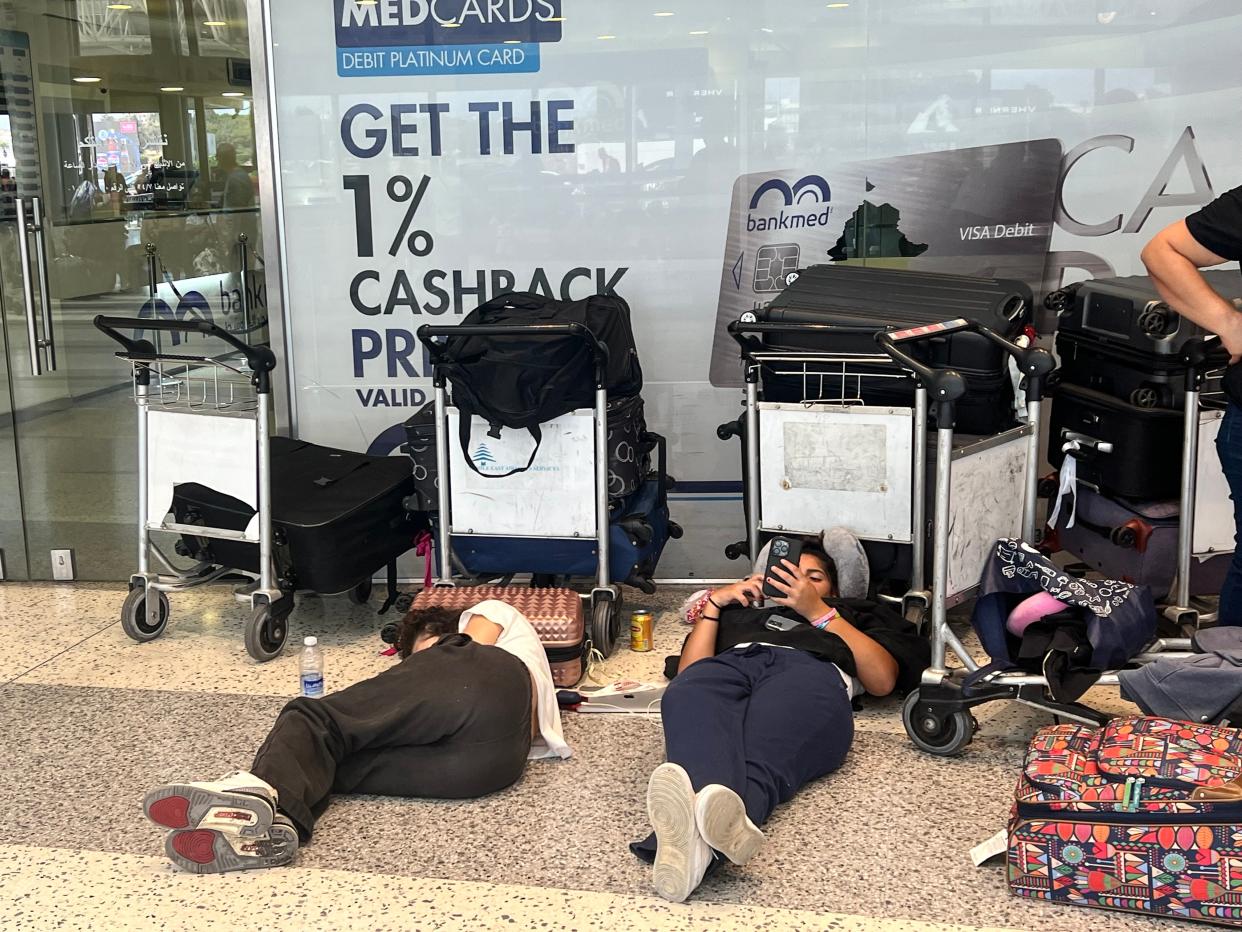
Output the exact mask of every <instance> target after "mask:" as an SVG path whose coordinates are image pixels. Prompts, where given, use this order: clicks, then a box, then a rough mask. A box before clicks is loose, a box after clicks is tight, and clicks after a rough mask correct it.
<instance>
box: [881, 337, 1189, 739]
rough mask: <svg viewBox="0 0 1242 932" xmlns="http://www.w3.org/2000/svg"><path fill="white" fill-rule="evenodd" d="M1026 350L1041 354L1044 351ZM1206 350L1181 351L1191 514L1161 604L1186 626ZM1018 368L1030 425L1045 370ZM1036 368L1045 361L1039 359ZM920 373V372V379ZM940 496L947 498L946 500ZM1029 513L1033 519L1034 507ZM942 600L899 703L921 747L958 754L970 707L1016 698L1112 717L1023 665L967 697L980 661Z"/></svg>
mask: <svg viewBox="0 0 1242 932" xmlns="http://www.w3.org/2000/svg"><path fill="white" fill-rule="evenodd" d="M896 336H898V335H896V334H892V335H889V334H886V335H882V336H881V337H880V342H881V344H882V345H886V348H888V349H890V352H895V358H899V359H900V360H901V363H902V365H903V366H907V367H911V368H912V367H913V364H914V363H915V361H914V360H912V359H909V358H908V357H904V354H903V353H901V351H900V350H899V349H898V348H897V347H896V346H893V345H892V344H894V343H896V342H899V341H897V340H895V339H894V338H895V337H896ZM1028 352H1036V353H1038V352H1042V351H1028ZM1045 355H1046V354H1045ZM1209 355H1210V350H1209V348H1208V347H1207V346H1206V345H1205V344H1204V343H1203V341H1197V342H1196V343H1193V344H1190V345H1188V347H1187V349H1186V352H1185V354H1184V358H1185V359H1186V361H1187V364H1188V365H1189V366H1190V371H1189V373H1188V375H1187V393H1186V397H1187V402H1186V445H1185V450H1184V451H1183V457H1184V459H1183V463H1184V467H1185V474H1184V476H1183V488H1182V505H1183V507H1185V508H1187V511H1186V514H1187V515H1188V516H1189V520H1188V521H1187V522H1186V523H1184V524H1183V525H1182V527H1181V529H1180V531H1181V552H1180V554H1179V557H1180V564H1181V567H1180V579H1179V584H1178V593H1177V601H1178V604H1177V605H1173V606H1169V607H1168V608H1166V610H1165V615H1166V617H1167V618H1169V619H1170V620H1171V621H1173V622H1175V623H1178V624H1179V625H1182V626H1183V627H1186V626H1189V625H1191V618H1190V617H1188V616H1193V623H1194V624H1197V621H1198V617H1197V614H1195V613H1194V609H1192V608H1189V607H1187V606H1188V603H1189V593H1188V589H1187V585H1188V579H1189V577H1188V574H1187V573H1188V568H1189V561H1190V549H1191V548H1190V540H1191V537H1192V534H1193V522H1194V493H1195V464H1196V460H1197V455H1198V433H1199V389H1200V387H1201V385H1202V380H1203V373H1204V371H1205V366H1206V365H1207V364H1208V362H1209ZM903 357H904V358H903ZM1020 367H1021V368H1022V369H1023V371H1025V372H1027V405H1028V419H1029V421H1030V423H1031V424H1033V425H1035V424H1038V417H1039V407H1040V400H1041V398H1042V392H1043V386H1044V381H1045V377H1046V374H1047V371H1048V370H1047V369H1044V370H1043V371H1042V372H1037V371H1036V370H1035V369H1033V368H1030V367H1028V366H1027V365H1026V364H1025V363H1020ZM1040 368H1042V365H1041V367H1040ZM922 377H923V376H922V375H921V374H920V378H922ZM940 433H941V437H940V438H939V442H940V443H941V444H943V443H944V442H945V441H944V437H943V434H944V433H945V432H944V431H941V432H940ZM1066 439H1067V441H1068V442H1070V443H1073V444H1075V450H1079V449H1094V450H1096V451H1097V452H1101V453H1103V452H1108V451H1106V450H1105V449H1103V446H1104V445H1100V444H1099V443H1098V442H1097V441H1094V440H1093V438H1084V437H1073V438H1066ZM951 469H952V463H951V461H945V465H944V467H943V468H938V469H937V479H936V514H937V517H936V519H935V522H934V531H935V543H934V547H933V549H934V553H933V560H934V563H935V565H936V574H937V577H940V576H942V575H943V573H942V565H943V564H944V562H945V560H946V555H947V554H948V553H950V552H951V551H952V549H953V541H952V540H951V538H950V533H949V529H948V527H947V526H946V524H945V523H944V522H943V521H942V520H941V517H940V516H941V515H942V514H945V513H947V511H948V506H949V502H948V498H949V495H948V491H947V490H948V488H949V486H950V484H951ZM1028 475H1030V474H1028ZM1031 482H1032V484H1031V485H1029V486H1028V488H1027V489H1026V496H1027V501H1028V502H1034V500H1035V498H1036V497H1037V494H1038V483H1035V482H1034V480H1033V478H1032V479H1031ZM942 499H944V501H943V502H942ZM1031 517H1032V519H1033V514H1032V515H1031ZM1032 531H1033V520H1032V521H1031V522H1030V523H1027V524H1025V525H1024V528H1023V538H1024V539H1025V540H1026V541H1028V542H1031V543H1033V537H1032ZM935 588H936V587H935V585H933V589H935ZM940 601H941V600H940V599H939V598H938V597H935V593H933V625H932V663H931V666H930V667H929V668H928V669H927V670H926V671H924V673H923V678H922V682H921V684H920V686H919V687H918V688H917V689H915V690H913V691H912V692H911V693H910V694H909V695H908V696H907V697H906V700H905V703H904V705H903V707H902V720H903V723H904V725H905V728H906V733H907V734H908V735H909V736H910V739H911V740H912V741H913V742H914V743H915V744H916V745H917V746H918V747H919V748H921V749H922V750H924V751H928V752H930V753H933V754H939V755H946V756H947V755H952V754H956V753H958V752H959V751H961V750H962V749H963V748H964V747H965V746H966V745H967V744H969V743H970V740H971V738H972V737H973V735H974V731H975V728H976V723H975V721H974V718H973V716H972V715H971V714H970V711H969V710H970V709H971V708H973V707H974V706H977V705H981V704H983V703H986V702H993V701H996V700H1012V701H1015V702H1020V703H1023V704H1025V705H1029V706H1032V707H1033V708H1037V709H1042V710H1044V711H1047V712H1050V713H1051V714H1053V715H1056V716H1060V717H1061V718H1065V719H1069V720H1072V721H1077V722H1082V723H1084V724H1087V725H1091V726H1099V725H1102V724H1104V723H1105V722H1106V721H1107V720H1108V719H1109V718H1110V716H1108V715H1106V714H1104V713H1100V712H1097V711H1095V710H1093V709H1091V708H1089V707H1087V706H1084V705H1082V704H1080V703H1076V702H1061V701H1058V700H1056V699H1054V698H1052V697H1051V695H1050V694H1049V692H1048V679H1047V677H1046V676H1042V675H1035V674H1028V673H1023V672H1000V673H996V674H993V675H991V676H989V677H987V678H986V679H985V680H983V681H981V682H979V683H976V684H974V685H973V687H972V689H971V693H970V695H969V696H967V695H966V694H965V693H964V692H963V679H964V677H965V676H966V675H967V674H970V673H974V672H975V671H977V670H978V669H979V665H978V664H977V663H976V662H975V661H974V659H973V658H972V657H971V656H970V654H969V653H968V652H967V651H966V650H965V649H964V647H963V646H962V644H961V642H960V641H959V640H958V638H957V636H956V635H955V634H954V633H953V632H952V631H951V630H950V629H949V627H948V624H947V621H946V619H945V616H944V612H943V610H942V608H940V604H939V603H940ZM950 649H951V650H952V651H953V653H954V654H956V655H957V658H958V660H959V661H960V662H961V664H962V667H961V668H957V669H954V670H950V669H949V668H948V667H947V665H946V662H945V661H946V652H947V650H950ZM1191 651H1192V644H1191V641H1190V640H1189V639H1188V638H1156V639H1155V640H1154V641H1152V643H1151V644H1149V645H1148V646H1147V648H1146V649H1145V650H1144V651H1143V652H1141V653H1139V654H1137V655H1136V656H1134V657H1132V658H1131V660H1130V663H1131V664H1136V665H1137V664H1143V663H1148V662H1150V661H1153V660H1156V659H1159V658H1175V657H1179V656H1189V655H1190V653H1191ZM1096 683H1097V684H1098V685H1101V686H1116V685H1118V676H1117V673H1116V671H1115V670H1110V671H1106V672H1104V673H1103V674H1102V675H1101V676H1100V677H1099V678H1098V679H1097V680H1096Z"/></svg>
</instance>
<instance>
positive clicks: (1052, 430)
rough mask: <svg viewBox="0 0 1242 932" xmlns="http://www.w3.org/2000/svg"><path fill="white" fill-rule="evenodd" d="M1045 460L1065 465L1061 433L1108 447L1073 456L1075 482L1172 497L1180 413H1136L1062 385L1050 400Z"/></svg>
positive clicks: (1177, 475) (1137, 495) (1177, 484)
mask: <svg viewBox="0 0 1242 932" xmlns="http://www.w3.org/2000/svg"><path fill="white" fill-rule="evenodd" d="M1049 420H1050V426H1049V431H1048V461H1049V462H1050V463H1051V464H1052V465H1053V466H1055V467H1056V468H1058V469H1060V467H1061V464H1062V463H1063V462H1064V461H1065V455H1066V454H1065V453H1064V452H1063V451H1062V449H1061V447H1062V444H1063V443H1064V442H1065V437H1064V434H1063V432H1064V431H1073V432H1074V433H1078V434H1083V435H1085V436H1087V437H1090V438H1092V439H1094V440H1099V441H1104V442H1106V443H1111V444H1112V445H1113V449H1112V452H1111V453H1100V452H1098V451H1092V450H1089V449H1082V450H1079V451H1078V452H1076V453H1075V457H1076V458H1077V460H1078V478H1079V480H1080V481H1082V482H1086V483H1087V484H1088V485H1091V486H1094V487H1095V488H1097V489H1099V490H1100V491H1101V492H1103V493H1104V494H1106V495H1119V496H1121V497H1122V498H1129V499H1139V500H1148V501H1150V500H1154V499H1165V498H1177V497H1178V495H1179V494H1180V490H1181V475H1182V422H1183V412H1182V411H1179V410H1175V409H1169V408H1140V407H1136V406H1135V405H1132V404H1129V403H1128V402H1126V401H1122V400H1121V399H1119V398H1114V397H1113V396H1111V395H1106V394H1104V393H1103V392H1099V391H1095V390H1093V389H1090V388H1082V387H1080V386H1077V385H1068V384H1065V383H1062V384H1060V385H1058V386H1057V388H1056V392H1055V394H1054V395H1053V398H1052V414H1051V416H1050V418H1049Z"/></svg>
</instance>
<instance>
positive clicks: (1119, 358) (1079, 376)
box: [1056, 333, 1220, 410]
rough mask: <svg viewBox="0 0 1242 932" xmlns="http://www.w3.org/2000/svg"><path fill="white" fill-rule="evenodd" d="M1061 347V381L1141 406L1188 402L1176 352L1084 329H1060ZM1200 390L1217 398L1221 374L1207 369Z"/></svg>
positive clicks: (1058, 341)
mask: <svg viewBox="0 0 1242 932" xmlns="http://www.w3.org/2000/svg"><path fill="white" fill-rule="evenodd" d="M1056 346H1057V356H1058V357H1059V359H1060V363H1061V365H1060V369H1059V370H1058V371H1057V381H1058V382H1059V383H1060V384H1063V385H1076V386H1078V387H1079V388H1089V389H1091V390H1092V391H1097V392H1100V393H1102V394H1105V395H1111V396H1112V397H1113V398H1117V399H1119V400H1121V401H1124V402H1127V403H1128V404H1132V405H1134V406H1135V407H1136V408H1175V409H1178V410H1181V409H1182V408H1183V407H1184V405H1185V398H1186V366H1184V365H1182V363H1181V362H1180V360H1179V359H1178V358H1177V357H1175V356H1153V355H1151V354H1148V353H1143V352H1140V351H1138V350H1135V349H1133V348H1131V347H1127V346H1122V345H1118V344H1113V343H1106V342H1103V341H1101V340H1098V339H1096V338H1095V337H1093V336H1091V335H1090V334H1083V333H1059V334H1057V339H1056ZM1201 392H1202V394H1203V395H1205V396H1210V397H1217V396H1218V395H1219V392H1220V374H1219V373H1208V378H1207V380H1206V381H1205V382H1204V384H1203V385H1202V387H1201Z"/></svg>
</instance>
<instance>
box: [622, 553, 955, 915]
mask: <svg viewBox="0 0 1242 932" xmlns="http://www.w3.org/2000/svg"><path fill="white" fill-rule="evenodd" d="M782 564H783V565H781V566H774V567H773V569H772V576H771V577H769V579H770V582H771V583H772V585H773V586H774V587H775V588H776V589H778V590H779V591H780V592H781V593H783V595H781V596H780V597H779V598H769V599H768V600H767V603H768V604H767V605H766V606H765V607H762V608H761V607H759V603H760V600H761V597H762V593H761V588H762V585H763V579H762V578H761V576H758V575H756V576H751V577H750V578H748V579H743V580H741V581H739V582H735V583H732V584H731V585H728V586H724V587H723V588H719V589H714V590H711V591H709V592H707V593H706V594H705V595H703V597H702V598H701V600H700V602H699V604H698V605H697V606H695V607H693V608H692V609H691V610H690V612H688V617H689V618H691V619H694V618H695V617H696V616H697V620H695V621H694V629H693V630H692V631H691V632H690V634H689V636H688V637H687V638H686V640H685V643H684V644H683V645H682V651H681V660H680V662H679V664H678V668H677V669H678V672H677V675H676V678H675V679H674V680H673V682H672V683H670V684H669V686H668V689H667V690H666V691H665V693H664V699H663V702H662V703H661V714H662V717H663V721H664V744H665V756H666V758H667V762H666V763H663V764H661V765H660V766H659V767H657V768H656V769H655V771H654V772H653V773H652V774H651V779H650V781H649V782H648V785H647V814H648V816H649V817H650V819H651V826H652V828H653V829H654V831H653V832H652V834H651V835H649V836H648V837H647V838H646V839H644V840H643V841H641V842H636V843H634V844H632V845H630V850H632V851H633V852H634V853H635V854H636V855H638V857H640V858H642V859H643V860H645V861H648V862H652V863H653V864H654V869H653V871H652V881H653V884H654V886H655V889H656V892H657V893H659V894H660V895H661V896H662V897H664V898H665V899H668V900H672V901H674V902H682V901H683V900H685V899H686V898H687V897H688V896H689V895H690V894H691V893H693V892H694V890H695V888H696V887H698V885H699V884H700V883H702V881H703V878H704V877H705V876H706V875H707V874H708V873H709V871H710V870H712V869H714V868H715V867H716V866H718V865H719V864H720V863H721V860H720V859H721V858H722V857H723V858H727V859H728V860H730V861H732V862H733V863H734V864H745V863H746V862H747V861H749V860H750V859H751V858H753V857H754V856H755V855H756V854H757V853H758V851H759V849H760V847H761V845H762V844H763V841H764V835H763V832H761V831H760V830H759V826H761V825H763V823H764V822H765V821H767V819H768V816H770V815H771V813H772V810H773V809H775V808H776V806H778V805H779V804H781V803H784V802H787V801H788V800H790V799H792V798H793V796H794V794H796V793H797V792H798V790H799V788H801V787H802V786H803V785H804V784H806V783H808V782H810V781H811V780H814V779H816V778H817V777H822V776H824V775H825V774H828V773H831V772H832V771H834V770H836V769H837V768H838V767H840V766H841V764H842V762H844V760H845V755H846V753H847V752H848V751H849V748H850V742H851V741H852V740H853V736H854V719H853V704H852V700H853V697H854V696H856V695H860V694H861V693H862V692H864V691H865V692H867V693H869V694H870V695H873V696H886V695H888V694H889V693H891V692H892V691H893V690H894V689H900V690H902V691H906V690H909V689H912V688H913V687H914V686H916V685H917V684H918V681H919V677H920V675H921V674H922V672H923V670H924V669H926V667H927V666H928V664H929V663H930V661H931V652H930V649H929V647H928V644H927V642H926V641H925V640H924V639H923V638H922V637H921V636H919V634H918V633H917V631H916V630H915V627H914V625H912V624H910V623H909V622H907V621H906V620H905V619H904V618H902V617H901V616H900V614H898V613H896V612H894V611H892V610H891V609H888V608H886V607H885V606H883V605H877V604H875V603H872V602H867V601H864V600H860V599H839V598H834V596H835V594H836V592H837V569H836V564H835V562H834V561H833V559H832V558H831V557H830V556H829V555H828V554H827V553H826V552H825V551H824V549H823V547H822V544H821V543H820V542H819V541H818V540H813V541H810V542H808V543H806V544H804V545H803V548H802V556H801V558H800V560H799V562H798V564H797V565H795V564H794V563H792V562H790V561H789V560H784V561H782ZM782 627H784V628H787V629H788V630H780V629H781V628H782Z"/></svg>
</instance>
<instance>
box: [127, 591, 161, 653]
mask: <svg viewBox="0 0 1242 932" xmlns="http://www.w3.org/2000/svg"><path fill="white" fill-rule="evenodd" d="M159 596H160V620H159V621H158V622H156V623H155V624H154V625H152V624H151V623H150V622H149V621H147V593H146V590H145V589H143V588H141V587H139V588H137V589H131V590H129V595H127V596H125V602H124V603H123V604H122V605H121V628H122V629H123V630H124V631H125V633H126V634H127V635H129V636H130V637H131V638H132V639H133V640H135V641H137V642H138V643H139V644H141V643H142V642H143V641H154V640H155V639H156V638H157V637H159V636H160V635H161V634H163V633H164V629H165V628H167V627H168V614H169V608H168V596H166V595H165V594H164V593H162V592H161V593H160V594H159Z"/></svg>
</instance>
